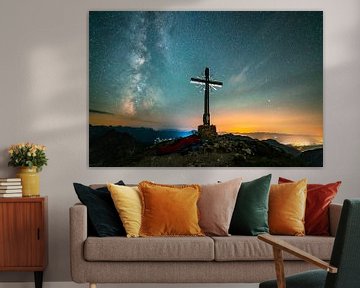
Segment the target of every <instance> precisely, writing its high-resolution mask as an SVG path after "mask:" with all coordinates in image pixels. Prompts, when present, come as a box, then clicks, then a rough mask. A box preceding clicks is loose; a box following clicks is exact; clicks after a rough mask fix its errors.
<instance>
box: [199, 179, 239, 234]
mask: <svg viewBox="0 0 360 288" xmlns="http://www.w3.org/2000/svg"><path fill="white" fill-rule="evenodd" d="M241 182H242V178H236V179H233V180H230V181H226V182H223V183H216V184H208V185H201V186H200V189H201V193H200V198H199V201H198V203H197V205H198V207H199V213H200V219H199V225H200V227H201V229H202V230H203V232H204V233H205V234H206V235H217V236H229V227H230V221H231V216H232V214H233V211H234V207H235V202H236V197H237V195H238V192H239V188H240V185H241Z"/></svg>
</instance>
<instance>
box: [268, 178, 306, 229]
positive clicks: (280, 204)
mask: <svg viewBox="0 0 360 288" xmlns="http://www.w3.org/2000/svg"><path fill="white" fill-rule="evenodd" d="M306 185H307V180H306V179H302V180H300V181H298V182H293V183H285V184H273V185H271V188H270V195H269V228H270V233H271V234H281V235H295V236H303V235H304V234H305V226H304V218H305V207H306V192H307V191H306Z"/></svg>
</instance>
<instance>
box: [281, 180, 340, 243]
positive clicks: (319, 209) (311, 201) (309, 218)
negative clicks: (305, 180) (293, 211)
mask: <svg viewBox="0 0 360 288" xmlns="http://www.w3.org/2000/svg"><path fill="white" fill-rule="evenodd" d="M289 182H293V181H291V180H289V179H286V178H282V177H279V181H278V183H279V184H282V183H289ZM340 184H341V181H338V182H335V183H329V184H308V185H307V198H306V210H305V234H306V235H319V236H329V230H330V229H329V226H330V224H329V206H330V203H331V201H332V200H333V199H334V197H335V196H336V193H337V191H338V188H339V185H340Z"/></svg>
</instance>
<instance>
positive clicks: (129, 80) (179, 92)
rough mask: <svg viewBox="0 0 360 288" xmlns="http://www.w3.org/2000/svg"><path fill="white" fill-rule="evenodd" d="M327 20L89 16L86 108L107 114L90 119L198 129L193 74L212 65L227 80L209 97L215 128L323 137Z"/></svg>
mask: <svg viewBox="0 0 360 288" xmlns="http://www.w3.org/2000/svg"><path fill="white" fill-rule="evenodd" d="M322 21H323V18H322V12H141V11H138V12H131V11H117V12H100V11H96V12H90V15H89V107H90V110H91V111H101V112H106V113H95V114H96V115H93V116H94V117H93V118H92V120H93V122H94V123H93V124H96V123H95V122H97V121H98V122H99V123H100V122H101V123H102V124H104V121H105V123H106V121H108V122H109V125H114V124H118V125H129V126H145V127H152V128H155V129H161V128H176V129H196V127H197V125H199V124H201V122H202V113H203V110H202V109H203V91H202V90H201V89H200V88H199V87H196V86H195V85H193V84H190V78H191V77H198V76H202V73H203V71H204V68H205V67H210V73H211V76H212V78H213V79H215V80H220V81H222V82H224V87H223V88H221V89H219V90H217V91H213V92H212V93H211V95H210V97H211V99H210V112H211V115H212V120H213V121H214V124H216V125H217V126H218V130H220V131H224V132H226V131H230V132H241V131H243V132H251V131H252V132H255V131H256V132H278V133H294V134H311V135H317V136H321V137H322V121H323V119H322V113H323V110H322V104H323V88H322V81H323V29H322V28H323V26H322V25H323V23H322ZM101 117H103V118H101ZM264 117H265V118H267V119H264ZM99 119H102V121H100V120H99Z"/></svg>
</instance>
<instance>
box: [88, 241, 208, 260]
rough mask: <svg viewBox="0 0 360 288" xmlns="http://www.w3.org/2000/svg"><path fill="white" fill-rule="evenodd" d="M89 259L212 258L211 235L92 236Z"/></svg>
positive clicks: (89, 243) (89, 242) (89, 244)
mask: <svg viewBox="0 0 360 288" xmlns="http://www.w3.org/2000/svg"><path fill="white" fill-rule="evenodd" d="M84 258H85V259H86V260H87V261H213V260H214V241H213V240H212V239H211V238H210V237H191V236H190V237H150V238H126V237H106V238H99V237H89V238H87V240H86V241H85V244H84Z"/></svg>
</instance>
